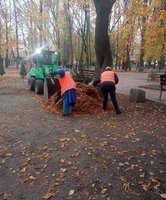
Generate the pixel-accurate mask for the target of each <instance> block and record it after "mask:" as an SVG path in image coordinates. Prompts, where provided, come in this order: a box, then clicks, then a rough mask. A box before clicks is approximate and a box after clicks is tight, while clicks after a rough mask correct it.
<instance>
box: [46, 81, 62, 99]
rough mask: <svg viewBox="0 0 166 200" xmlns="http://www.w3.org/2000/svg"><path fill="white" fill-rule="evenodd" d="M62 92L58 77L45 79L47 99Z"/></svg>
mask: <svg viewBox="0 0 166 200" xmlns="http://www.w3.org/2000/svg"><path fill="white" fill-rule="evenodd" d="M59 92H60V84H59V80H58V79H53V81H52V79H51V78H50V77H46V78H45V80H44V98H45V100H48V99H50V97H51V96H52V95H53V94H55V93H59Z"/></svg>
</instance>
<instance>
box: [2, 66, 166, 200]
mask: <svg viewBox="0 0 166 200" xmlns="http://www.w3.org/2000/svg"><path fill="white" fill-rule="evenodd" d="M12 73H13V72H12V71H11V70H8V71H7V74H8V75H6V76H4V78H3V77H0V200H1V199H7V200H42V199H55V200H68V199H72V200H79V199H81V200H162V199H166V173H165V166H166V165H165V164H166V162H165V161H166V160H165V158H166V156H165V155H166V154H165V145H166V139H165V134H166V107H165V106H164V105H161V104H157V103H154V102H151V101H146V102H145V103H140V104H137V103H131V102H129V99H128V96H126V95H121V94H118V96H117V97H118V102H119V105H120V108H121V110H122V114H121V115H116V114H115V113H114V111H113V110H112V109H111V108H110V110H108V111H107V112H103V111H102V109H101V111H100V112H99V113H98V114H91V115H74V113H73V115H72V116H70V117H56V116H55V115H54V114H50V113H48V112H47V111H46V110H45V109H44V108H43V105H41V99H42V96H37V95H35V94H34V93H33V92H30V91H28V89H27V79H21V78H19V77H16V76H15V77H14V76H12ZM15 73H17V71H16V72H15Z"/></svg>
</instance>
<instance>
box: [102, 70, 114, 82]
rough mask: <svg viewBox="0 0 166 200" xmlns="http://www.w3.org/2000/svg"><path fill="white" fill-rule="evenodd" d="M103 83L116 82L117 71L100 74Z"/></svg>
mask: <svg viewBox="0 0 166 200" xmlns="http://www.w3.org/2000/svg"><path fill="white" fill-rule="evenodd" d="M100 81H101V83H103V82H112V83H114V84H115V72H113V71H104V72H103V73H102V74H101V76H100Z"/></svg>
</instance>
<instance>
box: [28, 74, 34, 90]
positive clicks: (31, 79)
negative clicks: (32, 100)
mask: <svg viewBox="0 0 166 200" xmlns="http://www.w3.org/2000/svg"><path fill="white" fill-rule="evenodd" d="M28 89H29V90H31V91H35V78H34V77H30V78H29V79H28Z"/></svg>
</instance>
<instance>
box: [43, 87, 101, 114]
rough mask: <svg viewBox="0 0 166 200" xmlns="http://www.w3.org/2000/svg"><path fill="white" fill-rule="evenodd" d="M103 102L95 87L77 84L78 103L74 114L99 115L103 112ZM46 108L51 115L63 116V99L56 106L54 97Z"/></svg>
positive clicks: (74, 108)
mask: <svg viewBox="0 0 166 200" xmlns="http://www.w3.org/2000/svg"><path fill="white" fill-rule="evenodd" d="M101 104H102V100H101V97H100V96H99V94H98V92H97V90H96V89H95V88H94V87H93V86H89V85H85V84H83V83H77V101H76V105H75V106H74V107H73V113H74V114H78V115H85V114H97V113H100V112H101V110H102V109H101V108H102V105H101ZM44 107H45V108H46V109H47V111H49V112H50V113H54V114H56V115H61V113H62V99H60V100H59V101H58V102H57V103H56V104H55V102H54V96H52V97H51V98H50V99H49V100H48V101H47V102H46V103H45V104H44Z"/></svg>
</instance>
